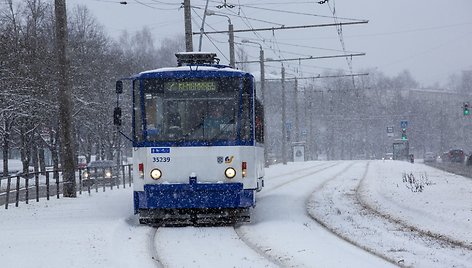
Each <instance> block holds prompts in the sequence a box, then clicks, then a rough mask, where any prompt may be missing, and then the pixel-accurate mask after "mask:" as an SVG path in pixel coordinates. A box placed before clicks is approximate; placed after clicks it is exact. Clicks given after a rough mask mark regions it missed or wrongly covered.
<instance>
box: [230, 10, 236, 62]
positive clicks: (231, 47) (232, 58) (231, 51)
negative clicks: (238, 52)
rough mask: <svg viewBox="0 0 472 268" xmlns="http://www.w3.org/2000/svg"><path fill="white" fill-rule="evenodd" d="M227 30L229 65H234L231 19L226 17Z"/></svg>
mask: <svg viewBox="0 0 472 268" xmlns="http://www.w3.org/2000/svg"><path fill="white" fill-rule="evenodd" d="M228 22H229V24H228V31H229V40H228V41H229V66H231V67H233V68H234V67H235V64H234V62H235V61H236V60H235V58H234V29H233V24H232V23H231V20H230V19H229V18H228Z"/></svg>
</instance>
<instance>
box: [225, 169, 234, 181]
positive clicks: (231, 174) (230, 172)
mask: <svg viewBox="0 0 472 268" xmlns="http://www.w3.org/2000/svg"><path fill="white" fill-rule="evenodd" d="M225 176H226V178H228V179H232V178H234V177H235V176H236V169H234V168H232V167H229V168H227V169H225Z"/></svg>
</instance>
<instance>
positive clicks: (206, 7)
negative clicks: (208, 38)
mask: <svg viewBox="0 0 472 268" xmlns="http://www.w3.org/2000/svg"><path fill="white" fill-rule="evenodd" d="M208 2H210V0H207V1H206V4H205V10H204V11H203V19H202V27H200V41H199V42H198V51H202V39H203V31H205V19H206V15H207V10H208Z"/></svg>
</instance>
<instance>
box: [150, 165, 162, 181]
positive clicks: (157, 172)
mask: <svg viewBox="0 0 472 268" xmlns="http://www.w3.org/2000/svg"><path fill="white" fill-rule="evenodd" d="M161 176H162V172H161V171H160V170H159V169H158V168H155V169H153V170H151V178H153V179H154V180H158V179H160V178H161Z"/></svg>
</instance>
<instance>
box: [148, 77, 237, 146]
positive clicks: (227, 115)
mask: <svg viewBox="0 0 472 268" xmlns="http://www.w3.org/2000/svg"><path fill="white" fill-rule="evenodd" d="M239 81H240V79H237V78H224V79H219V80H218V81H204V80H198V81H186V82H185V83H182V82H181V81H178V82H177V81H168V80H167V81H156V80H153V81H152V82H150V83H147V84H146V83H144V85H145V87H144V109H145V122H146V123H145V124H143V125H144V127H145V128H146V132H145V133H146V134H145V139H146V141H150V142H154V141H175V142H180V141H215V140H236V138H237V122H238V120H237V119H238V112H237V111H238V107H239V104H238V103H239V101H238V93H239V85H240V82H239ZM146 85H148V86H147V87H146Z"/></svg>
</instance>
